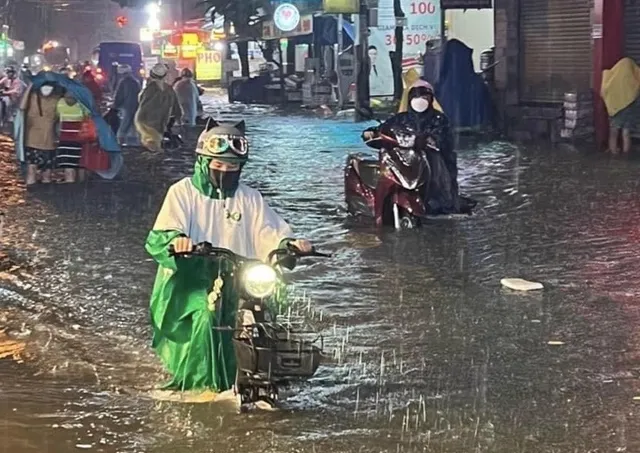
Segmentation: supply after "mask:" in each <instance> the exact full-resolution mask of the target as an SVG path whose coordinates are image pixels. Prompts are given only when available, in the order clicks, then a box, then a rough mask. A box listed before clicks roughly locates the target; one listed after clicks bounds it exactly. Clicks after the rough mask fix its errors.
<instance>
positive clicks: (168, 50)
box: [162, 43, 178, 58]
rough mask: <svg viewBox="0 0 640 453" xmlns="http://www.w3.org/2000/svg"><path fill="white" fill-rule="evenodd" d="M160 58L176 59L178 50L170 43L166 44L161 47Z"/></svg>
mask: <svg viewBox="0 0 640 453" xmlns="http://www.w3.org/2000/svg"><path fill="white" fill-rule="evenodd" d="M162 57H163V58H177V57H178V48H177V47H176V46H174V45H173V44H171V43H166V44H165V45H164V46H163V47H162Z"/></svg>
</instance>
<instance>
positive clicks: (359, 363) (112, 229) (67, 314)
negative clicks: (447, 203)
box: [0, 104, 640, 453]
mask: <svg viewBox="0 0 640 453" xmlns="http://www.w3.org/2000/svg"><path fill="white" fill-rule="evenodd" d="M210 107H211V108H212V109H224V108H225V107H224V106H222V105H214V104H212V105H211V106H210ZM225 115H226V116H227V117H233V118H238V117H240V116H241V115H244V117H245V118H246V119H247V122H248V131H249V135H250V140H251V146H252V149H251V153H252V154H251V162H250V164H249V165H248V166H247V169H246V172H245V179H246V180H247V181H248V182H249V183H251V185H253V186H255V187H258V188H260V190H262V191H263V193H265V195H266V196H267V197H268V198H269V200H270V202H271V203H272V204H273V205H274V207H275V208H276V209H277V210H278V211H279V212H281V213H282V214H283V215H284V216H285V217H286V218H287V220H289V221H290V222H291V223H292V224H293V226H294V227H295V229H296V231H297V232H298V233H299V234H300V235H301V236H306V237H309V238H312V239H313V240H314V241H315V242H317V243H318V244H319V245H320V246H321V248H323V249H327V250H330V251H331V252H333V253H334V258H333V259H331V260H329V261H328V262H327V261H318V262H313V263H307V264H306V265H304V266H302V267H301V268H300V269H299V270H298V271H297V272H296V274H295V281H296V289H297V291H299V292H300V293H303V292H306V293H307V294H308V295H310V296H311V297H312V298H313V299H314V303H315V310H316V311H315V313H314V320H315V322H316V323H318V324H319V325H320V326H322V327H323V330H324V333H325V335H326V336H327V339H328V344H329V346H328V349H329V351H328V352H329V354H330V355H332V356H333V360H332V361H331V363H327V364H326V365H325V366H324V367H322V368H321V369H320V371H319V373H318V375H317V376H316V377H315V378H314V379H313V381H312V382H311V383H310V384H309V385H305V386H303V387H302V388H298V389H296V392H295V393H294V394H292V395H291V396H290V398H289V399H288V400H287V402H286V404H285V408H284V410H282V411H280V412H278V413H275V414H271V413H266V414H262V413H258V414H251V415H249V416H238V415H235V413H234V412H233V411H232V410H229V408H227V407H221V406H217V405H215V404H214V405H179V404H175V403H168V402H159V401H153V400H151V399H149V398H148V396H147V395H149V392H148V390H149V389H150V388H151V387H152V386H153V385H154V384H156V383H160V382H162V380H163V378H164V376H163V375H162V372H161V370H160V369H159V367H158V364H157V362H156V361H155V359H154V357H153V356H152V354H151V353H150V350H149V349H148V347H147V345H148V341H149V329H148V321H147V302H148V296H149V291H150V287H151V283H152V280H153V276H154V270H155V265H154V264H153V263H152V262H151V261H150V260H149V259H148V257H147V256H146V255H145V253H144V250H143V247H142V245H143V242H144V237H145V235H146V232H147V231H148V229H149V228H150V226H151V225H152V222H153V220H154V217H155V215H156V213H157V210H158V207H159V204H160V202H161V200H162V196H163V194H164V192H165V190H166V186H167V185H168V184H170V183H172V182H173V181H175V180H177V179H179V178H181V177H183V176H184V175H185V174H188V173H189V171H190V169H191V165H192V161H193V159H192V158H193V156H192V155H190V153H188V152H182V153H178V152H176V153H169V154H167V155H166V156H164V157H162V158H160V157H158V156H149V155H133V154H131V155H128V156H127V160H128V162H129V165H128V168H127V172H126V175H125V176H124V180H122V181H114V182H92V183H90V184H88V185H87V186H84V187H82V188H80V189H78V188H77V187H66V186H61V187H46V188H39V189H38V190H37V191H34V193H33V194H31V195H29V203H28V205H26V206H20V207H16V208H12V209H10V210H9V211H8V218H7V223H6V225H5V230H7V231H6V232H5V233H6V234H7V237H8V238H9V240H10V241H11V244H12V246H15V247H17V248H18V249H20V250H22V251H23V254H24V256H27V257H29V258H30V260H31V267H30V268H28V269H26V270H25V271H24V273H23V275H22V277H21V280H20V281H21V283H20V284H21V285H22V287H17V286H16V285H17V284H16V283H15V282H13V283H11V282H10V281H8V280H7V278H6V276H5V277H3V278H2V280H0V282H5V283H6V286H9V287H11V288H12V289H13V290H15V291H16V292H17V293H18V294H20V295H21V296H19V295H16V294H15V293H12V294H13V295H12V296H11V297H9V296H7V297H6V298H5V297H4V296H3V299H2V300H3V306H4V304H6V305H7V306H9V307H12V309H14V310H15V313H14V314H13V315H12V316H13V317H14V318H16V319H20V320H21V321H22V322H24V325H25V326H24V329H27V330H28V329H31V330H33V332H32V334H31V335H30V336H29V338H30V341H31V343H32V345H31V346H32V347H33V348H34V349H35V350H36V351H38V352H39V354H37V355H38V359H37V360H36V362H32V363H27V364H25V365H16V364H12V363H10V362H6V361H2V362H0V377H1V379H0V390H1V392H2V397H1V398H2V400H3V404H2V405H0V419H1V420H2V421H3V422H4V423H0V436H1V437H2V438H3V439H8V441H9V447H10V448H11V449H10V451H12V452H16V453H23V452H32V451H33V452H35V451H42V448H43V447H46V446H49V448H50V450H51V451H73V450H74V449H87V450H93V451H114V452H115V451H150V452H187V451H189V452H191V453H192V452H209V451H224V452H232V451H240V450H242V451H246V450H252V451H261V452H263V451H273V452H283V451H305V452H313V451H317V452H360V451H367V452H368V451H376V452H377V451H388V452H399V451H403V452H413V451H415V452H418V451H420V452H423V451H438V452H463V451H464V452H466V451H487V452H488V451H491V452H505V453H513V452H525V451H535V452H576V451H577V452H587V451H625V449H626V451H640V434H639V433H640V423H639V422H638V418H637V415H636V414H635V413H636V412H637V410H638V407H637V403H636V405H635V406H634V400H633V398H634V397H635V396H640V381H639V380H638V375H639V374H640V365H639V364H640V340H639V339H638V338H637V333H636V332H637V328H636V326H637V325H638V321H640V309H639V308H638V305H637V303H635V301H636V300H638V295H639V294H640V285H638V283H637V278H636V276H637V275H638V271H640V269H639V267H640V266H639V265H638V260H637V258H636V257H637V256H638V255H639V252H640V244H639V238H640V229H639V228H640V227H638V226H637V219H638V218H640V203H639V202H638V197H637V194H638V193H639V192H638V179H637V176H636V175H637V173H638V168H639V166H638V163H637V162H635V161H628V160H607V159H605V158H602V157H599V156H591V157H589V156H587V157H585V156H583V155H580V154H578V153H576V152H573V151H569V150H561V149H558V150H546V149H537V150H524V149H518V148H516V147H514V146H511V145H508V144H505V143H494V144H491V145H483V146H479V147H477V148H475V149H469V150H465V151H463V152H461V153H460V155H459V159H460V166H461V172H460V173H461V185H462V187H463V189H464V190H465V191H466V192H467V193H468V194H469V195H472V196H474V197H476V198H477V199H478V200H479V202H480V204H479V207H480V208H479V212H478V215H476V216H474V217H472V218H469V219H462V220H446V219H443V220H435V221H433V222H431V223H430V224H429V225H428V226H426V227H425V228H423V229H420V230H416V231H408V232H402V233H395V232H392V231H376V230H374V229H372V228H371V227H369V226H368V225H362V224H359V223H357V222H354V221H353V220H351V219H347V217H346V215H345V212H344V208H343V205H342V198H343V192H342V178H343V173H342V166H343V165H344V162H345V157H346V154H347V153H348V152H349V151H354V150H359V151H362V150H363V148H362V146H361V145H360V143H359V138H358V137H359V131H360V130H361V129H362V127H363V126H362V125H359V126H358V125H354V124H351V123H346V122H338V121H327V120H318V119H314V118H302V117H282V116H276V115H275V114H272V113H271V112H269V111H268V110H258V111H251V109H248V110H247V109H245V108H243V107H238V110H236V111H233V112H232V111H229V110H225ZM503 277H523V278H527V279H532V280H535V281H540V282H543V283H544V284H545V286H546V288H547V289H546V290H545V291H544V292H540V293H535V294H516V293H513V292H510V291H507V290H504V289H502V288H501V287H500V285H499V281H500V279H501V278H503ZM5 300H6V302H5ZM21 327H22V326H21V325H19V326H17V327H16V329H17V330H20V328H21ZM45 346H46V347H45ZM34 371H37V372H38V373H37V375H36V376H33V374H34ZM214 446H215V449H214Z"/></svg>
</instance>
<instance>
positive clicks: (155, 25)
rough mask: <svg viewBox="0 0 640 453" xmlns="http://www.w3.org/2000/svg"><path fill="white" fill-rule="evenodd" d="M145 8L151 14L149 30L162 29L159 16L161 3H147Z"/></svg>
mask: <svg viewBox="0 0 640 453" xmlns="http://www.w3.org/2000/svg"><path fill="white" fill-rule="evenodd" d="M145 10H146V12H147V14H148V15H149V19H148V20H147V27H148V28H149V30H152V31H156V30H160V19H159V18H158V15H159V14H160V5H159V4H158V3H156V2H151V3H148V4H147V6H146V8H145Z"/></svg>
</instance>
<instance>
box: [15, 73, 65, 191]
mask: <svg viewBox="0 0 640 453" xmlns="http://www.w3.org/2000/svg"><path fill="white" fill-rule="evenodd" d="M59 99H60V96H59V95H58V94H57V92H56V91H55V86H54V84H52V83H45V84H43V85H42V86H41V87H40V88H39V89H33V90H32V89H31V88H29V91H28V93H27V94H26V95H25V96H24V97H23V99H22V103H21V105H20V108H21V110H23V111H24V118H25V129H24V148H25V160H26V162H27V178H26V183H27V186H31V185H34V184H36V183H37V182H38V178H39V177H41V180H42V183H44V184H48V183H50V182H51V171H52V170H53V168H54V165H55V157H56V131H55V126H56V122H57V119H58V114H57V106H58V100H59Z"/></svg>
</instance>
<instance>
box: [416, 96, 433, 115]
mask: <svg viewBox="0 0 640 453" xmlns="http://www.w3.org/2000/svg"><path fill="white" fill-rule="evenodd" d="M430 104H431V103H430V102H429V101H428V100H426V99H425V98H413V99H411V108H412V109H413V111H415V112H418V113H422V112H424V111H425V110H427V109H428V108H429V105H430Z"/></svg>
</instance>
